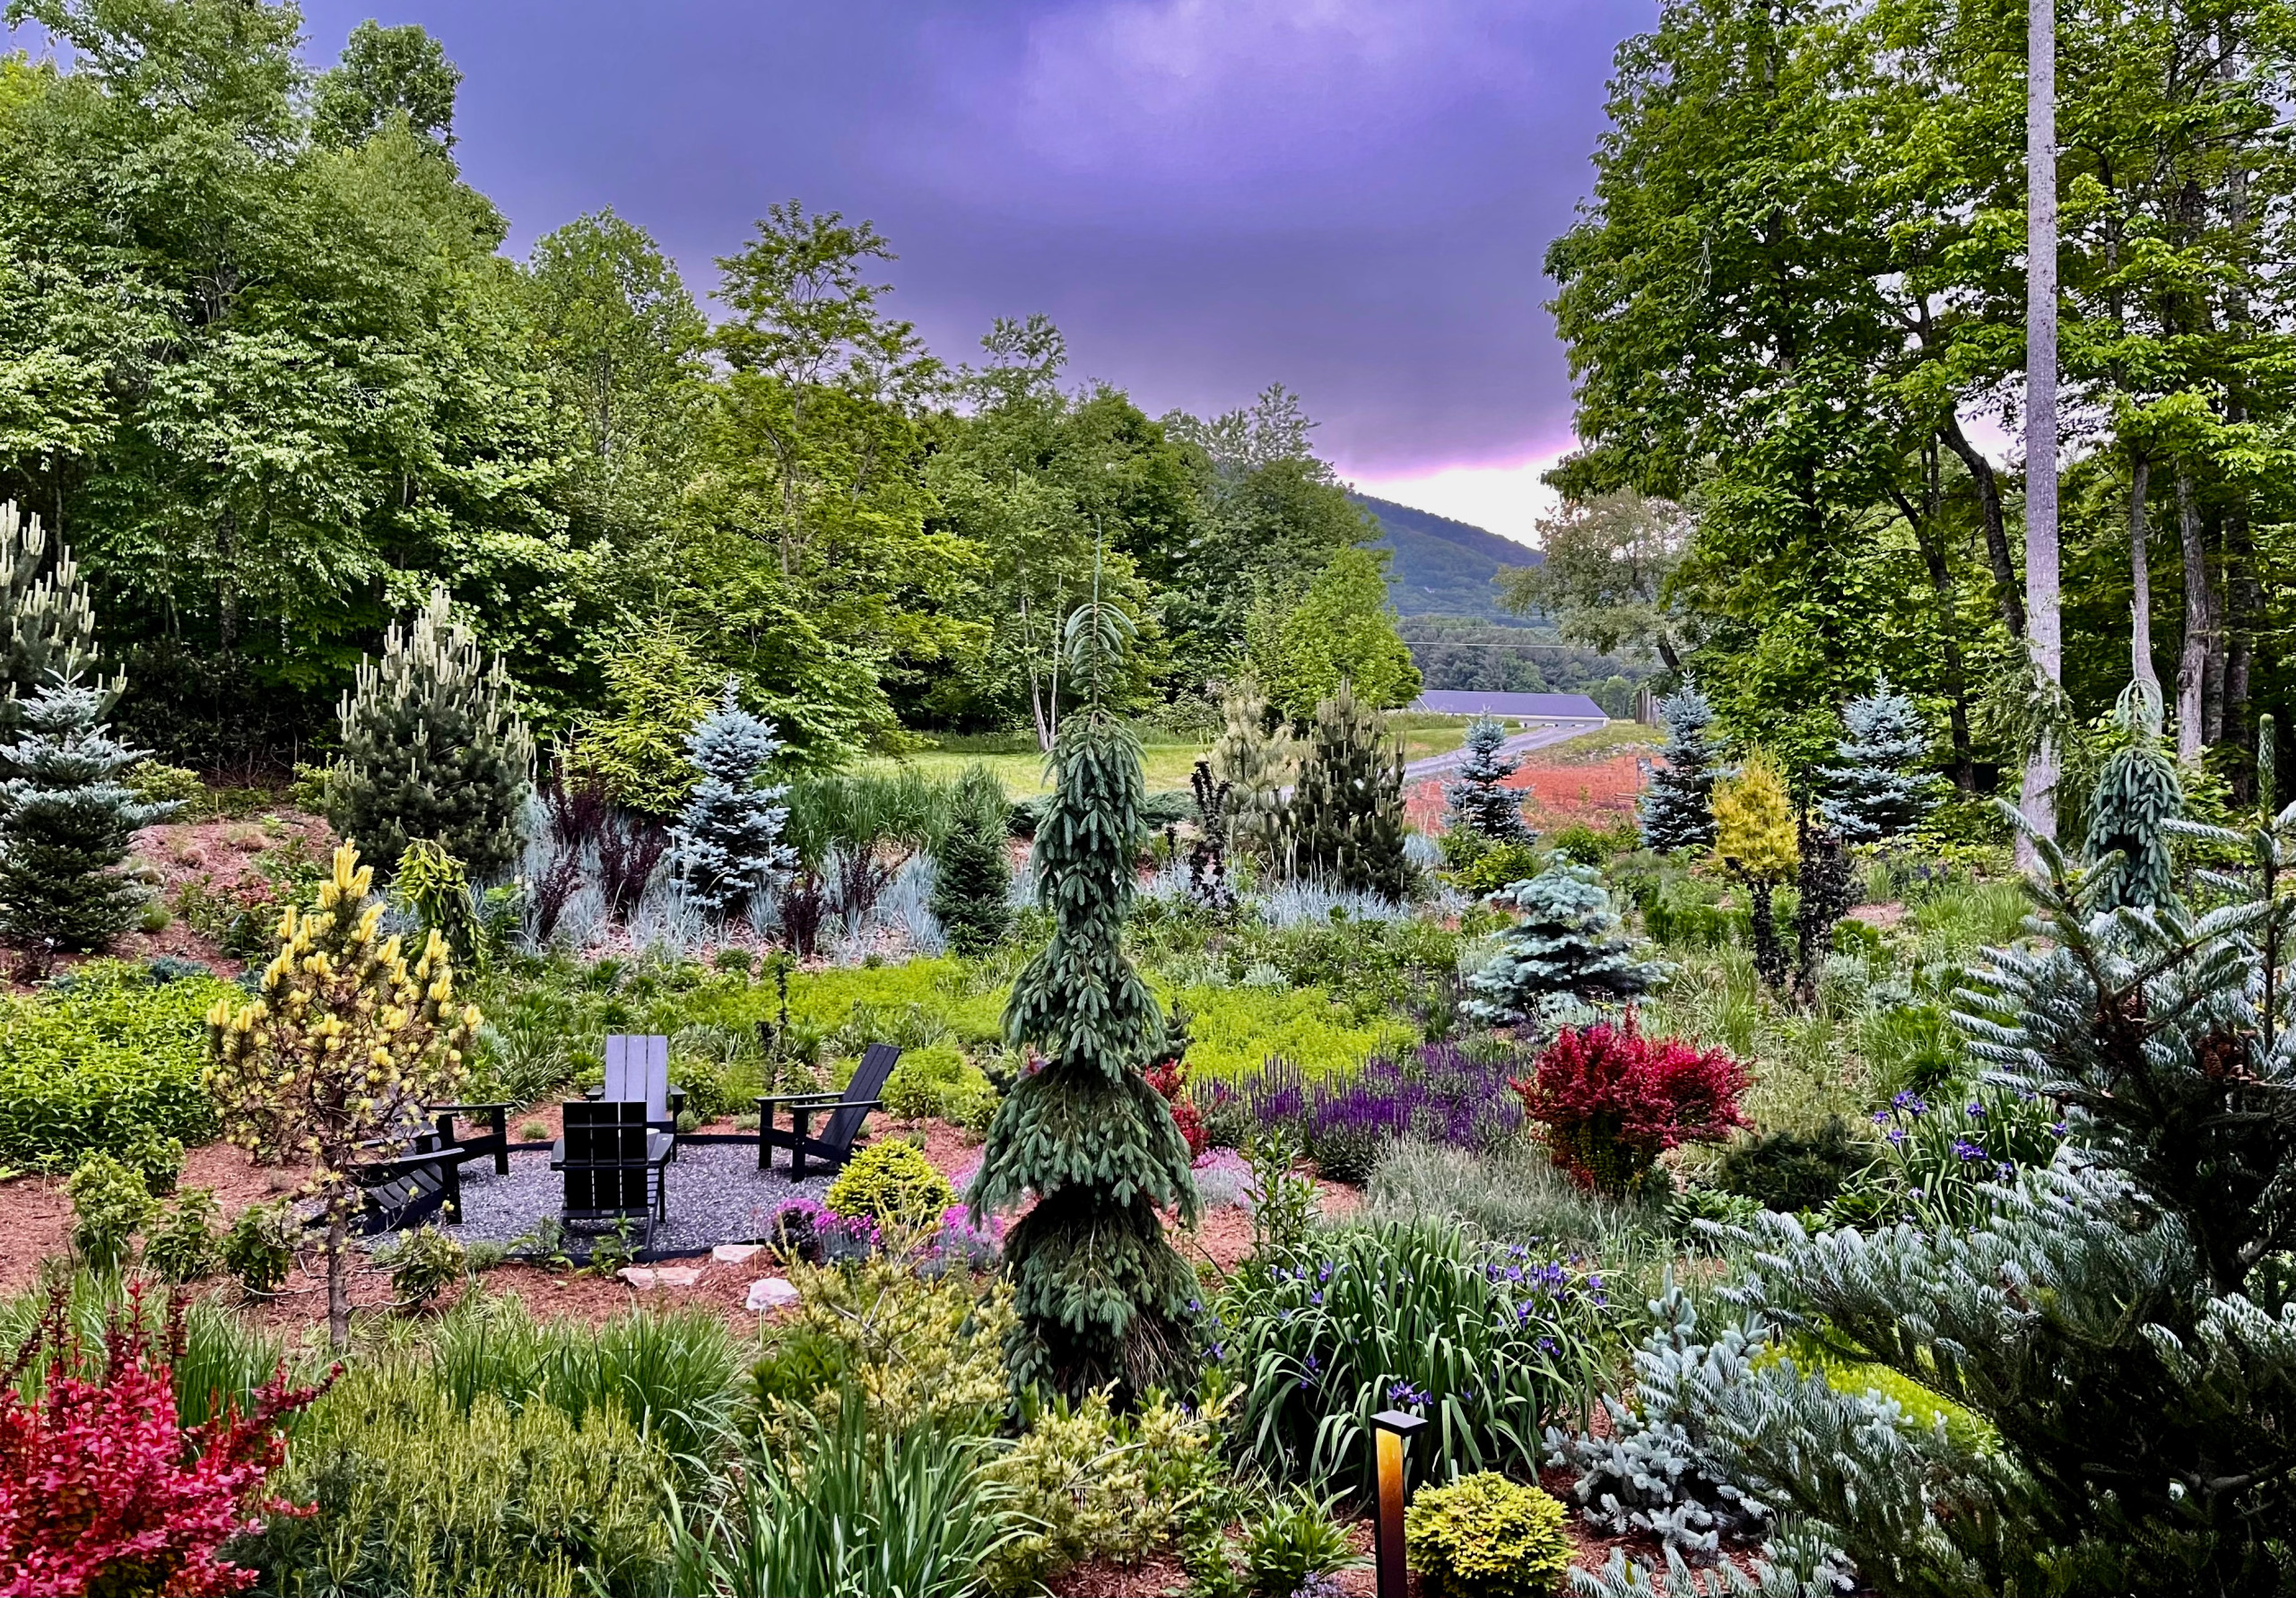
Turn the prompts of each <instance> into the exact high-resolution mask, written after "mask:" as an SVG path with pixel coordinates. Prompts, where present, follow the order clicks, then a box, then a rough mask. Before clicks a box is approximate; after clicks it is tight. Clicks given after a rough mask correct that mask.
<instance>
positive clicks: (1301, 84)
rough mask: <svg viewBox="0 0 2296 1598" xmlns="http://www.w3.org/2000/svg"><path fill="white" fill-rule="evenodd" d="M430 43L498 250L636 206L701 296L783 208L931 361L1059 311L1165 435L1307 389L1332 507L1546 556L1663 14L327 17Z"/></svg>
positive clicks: (457, 6)
mask: <svg viewBox="0 0 2296 1598" xmlns="http://www.w3.org/2000/svg"><path fill="white" fill-rule="evenodd" d="M305 15H306V17H307V19H308V22H309V34H310V43H309V50H310V55H311V57H312V59H313V62H314V64H315V65H323V64H324V63H326V62H327V61H329V60H331V59H332V58H333V57H334V55H335V52H336V51H337V50H338V49H339V48H341V45H342V41H343V39H344V36H345V35H346V34H347V33H348V32H349V30H350V29H351V27H352V24H354V23H355V22H358V21H359V20H360V19H361V18H362V17H366V16H369V15H373V16H375V17H377V18H378V20H379V21H381V22H386V23H396V22H421V23H422V25H423V26H424V27H426V28H428V29H430V30H431V31H432V32H433V33H434V34H436V35H437V36H438V37H439V39H441V40H442V41H443V42H444V43H445V45H446V48H447V50H448V54H449V55H450V56H452V57H453V58H454V60H455V61H456V63H457V65H459V66H460V67H461V68H462V69H463V72H464V74H465V81H464V84H463V91H462V100H461V106H460V110H459V112H458V115H457V124H456V131H457V134H458V135H459V137H460V140H461V143H459V145H458V146H457V157H458V158H459V160H460V161H461V162H462V166H463V169H464V171H465V174H466V176H467V177H468V178H470V180H471V181H472V182H474V183H475V184H476V185H477V186H478V187H480V188H482V189H483V190H484V191H485V192H486V193H487V194H488V195H491V196H492V198H493V199H494V201H495V202H496V203H497V204H499V205H500V206H501V208H502V210H503V211H504V212H505V213H506V214H507V215H508V216H509V219H510V223H511V240H510V247H511V248H513V249H514V250H516V251H517V252H519V253H521V254H523V253H524V251H525V250H526V248H527V246H528V245H530V244H531V242H532V241H533V239H535V236H536V235H538V234H540V233H544V232H546V231H548V230H550V229H552V228H553V227H556V226H557V225H559V224H560V223H561V222H564V221H568V220H569V219H570V218H572V217H574V216H576V215H578V214H579V213H583V212H585V211H591V210H596V209H598V208H600V207H604V206H608V205H611V206H612V207H613V209H614V210H616V211H617V212H619V213H622V215H624V216H626V217H629V218H630V219H631V220H632V221H638V222H639V223H641V224H643V225H644V226H645V227H647V228H648V229H649V230H652V232H653V233H654V235H655V236H656V237H657V239H660V241H661V242H662V244H663V245H664V246H665V248H667V249H668V250H669V251H670V253H671V254H672V255H673V256H675V257H676V258H677V260H678V261H679V263H680V265H682V266H683V269H684V271H685V273H686V275H687V279H688V282H689V283H690V285H691V287H692V288H693V290H694V291H695V292H696V294H697V295H700V294H702V293H704V292H706V291H707V290H708V289H709V287H710V285H711V283H712V282H713V279H714V269H713V267H712V265H711V263H712V258H713V257H714V256H720V255H725V254H729V253H731V252H733V251H734V250H735V249H737V248H740V246H741V244H742V242H743V240H744V238H745V237H746V236H747V234H748V233H749V231H750V230H751V227H752V223H753V222H754V221H755V219H756V218H757V217H758V216H759V215H760V214H761V213H763V211H764V209H765V207H766V206H767V205H768V204H771V203H772V202H774V201H777V200H783V199H788V198H792V197H794V198H796V199H799V200H802V201H803V202H804V204H806V205H807V206H808V207H811V208H814V209H821V210H829V209H834V210H839V211H842V212H844V213H846V214H847V215H848V216H851V217H867V218H869V219H871V220H873V221H875V222H876V223H877V224H878V226H879V227H880V228H881V229H882V230H883V231H884V232H885V234H886V235H887V236H888V237H889V238H890V239H891V241H892V244H893V247H894V248H895V249H896V250H897V251H898V252H899V253H900V260H899V262H897V263H896V264H895V265H893V266H892V268H891V270H890V272H889V273H888V274H887V275H888V276H889V277H890V278H891V281H892V282H894V284H895V286H896V288H897V290H898V292H897V293H896V294H895V295H894V296H893V304H894V306H895V308H897V309H898V310H899V312H900V314H902V315H905V316H907V317H910V318H911V319H912V320H914V321H915V322H916V323H917V324H918V326H919V327H920V329H921V330H922V331H923V332H924V333H925V334H926V337H927V338H928V339H929V340H930V342H931V343H932V344H933V346H934V348H935V352H937V353H939V354H941V355H943V356H944V358H947V359H950V360H963V359H966V358H968V357H969V356H970V355H972V354H973V353H974V341H975V340H977V339H978V336H979V335H980V334H981V333H982V331H984V330H985V328H986V327H987V323H988V320H989V318H990V317H994V316H998V315H1005V316H1020V315H1024V314H1026V313H1028V312H1031V311H1044V312H1047V313H1048V314H1049V315H1050V316H1051V317H1053V318H1054V319H1055V320H1056V321H1057V323H1058V324H1059V325H1060V326H1061V328H1062V329H1063V331H1064V332H1065V333H1066V334H1067V335H1068V339H1069V343H1070V347H1071V349H1072V351H1073V352H1074V369H1073V371H1074V376H1076V377H1078V378H1106V379H1107V380H1109V381H1110V382H1113V383H1116V384H1118V385H1119V386H1123V387H1124V388H1126V389H1128V390H1129V391H1130V392H1131V393H1132V395H1133V396H1134V397H1135V399H1136V400H1137V401H1138V402H1139V403H1140V404H1142V405H1143V406H1144V407H1145V408H1146V409H1147V410H1148V411H1149V412H1150V413H1160V412H1161V411H1163V410H1166V409H1168V408H1170V407H1172V406H1176V405H1177V406H1184V407H1186V408H1187V409H1190V410H1194V411H1198V412H1213V411H1218V410H1222V409H1227V408H1230V407H1232V406H1235V405H1239V404H1245V403H1247V402H1248V400H1249V399H1250V397H1251V396H1252V395H1253V394H1254V393H1255V392H1257V390H1258V389H1260V388H1261V387H1263V386H1265V385H1266V384H1268V383H1271V382H1282V383H1284V384H1286V385H1288V386H1291V387H1292V388H1294V389H1297V390H1298V391H1299V392H1300V394H1301V395H1302V396H1303V397H1304V401H1305V404H1306V408H1307V410H1308V412H1309V414H1310V415H1312V416H1314V417H1315V418H1317V419H1318V421H1320V422H1321V423H1322V427H1321V430H1320V431H1319V433H1318V442H1319V444H1320V447H1321V448H1322V449H1323V451H1324V453H1325V454H1326V455H1327V456H1330V457H1331V458H1332V459H1333V460H1334V461H1335V462H1336V463H1337V464H1338V465H1339V466H1340V468H1341V471H1342V473H1343V474H1344V475H1346V476H1348V477H1350V478H1352V479H1353V480H1355V481H1357V482H1361V484H1362V485H1363V486H1365V487H1366V488H1367V489H1370V490H1371V491H1377V492H1384V493H1387V494H1388V495H1390V496H1391V497H1394V498H1397V499H1406V500H1409V501H1411V502H1413V503H1417V504H1420V505H1422V506H1423V507H1424V508H1429V509H1433V510H1438V511H1441V512H1444V513H1446V514H1450V515H1457V516H1462V517H1465V518H1467V519H1470V520H1475V521H1480V522H1482V523H1483V525H1488V526H1490V527H1492V528H1493V530H1495V531H1499V532H1503V533H1507V534H1513V535H1516V536H1525V535H1527V534H1528V533H1529V531H1530V523H1531V521H1532V519H1533V517H1534V516H1535V506H1536V502H1537V499H1538V496H1537V492H1536V490H1535V484H1534V482H1533V477H1534V474H1535V468H1536V467H1537V466H1538V465H1544V464H1545V463H1547V462H1549V461H1551V460H1552V458H1553V457H1554V456H1556V455H1557V454H1558V453H1560V452H1561V450H1562V449H1564V448H1566V447H1568V445H1569V442H1570V385H1569V379H1568V376H1567V373H1566V369H1565V367H1564V363H1563V358H1562V352H1561V349H1560V347H1559V346H1558V345H1557V343H1555V339H1554V334H1553V324H1552V317H1549V315H1548V314H1547V312H1546V311H1545V309H1544V300H1546V299H1547V298H1548V296H1549V295H1550V293H1551V292H1552V285H1551V284H1550V283H1548V282H1547V281H1546V280H1545V279H1544V276H1543V274H1542V273H1541V271H1540V267H1539V263H1540V258H1541V256H1542V254H1543V252H1544V249H1545V248H1546V245H1547V243H1548V241H1549V240H1551V239H1552V238H1553V237H1554V236H1555V235H1556V234H1557V233H1558V232H1560V231H1561V230H1562V229H1563V228H1565V227H1566V226H1568V225H1569V222H1570V217H1571V213H1572V208H1573V206H1574V205H1575V204H1577V202H1578V198H1579V196H1580V195H1583V194H1584V193H1585V191H1586V189H1587V183H1588V177H1589V167H1588V156H1589V154H1590V153H1591V152H1592V151H1593V148H1594V145H1595V142H1596V137H1597V135H1599V133H1600V131H1601V128H1602V100H1603V90H1604V83H1605V78H1606V76H1607V75H1608V70H1609V64H1610V58H1611V52H1612V51H1613V48H1615V47H1616V46H1617V44H1618V42H1619V40H1620V39H1622V38H1623V37H1624V36H1626V35H1627V34H1628V33H1630V32H1631V31H1634V30H1639V29H1641V28H1645V27H1648V26H1649V25H1650V24H1651V22H1653V21H1654V19H1655V15H1656V5H1655V3H1654V0H1005V3H1003V4H954V3H951V0H804V3H776V0H655V3H653V4H644V5H636V6H633V5H630V4H626V3H624V4H611V5H609V4H595V3H593V0H478V3H474V0H357V3H352V4H337V3H335V0H307V4H306V5H305Z"/></svg>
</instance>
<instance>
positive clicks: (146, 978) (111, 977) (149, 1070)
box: [0, 960, 238, 1168]
mask: <svg viewBox="0 0 2296 1598" xmlns="http://www.w3.org/2000/svg"><path fill="white" fill-rule="evenodd" d="M237 993H238V990H237V989H236V988H234V987H232V986H230V985H229V984H228V983H222V982H218V981H215V980H214V979H213V978H212V977H189V976H186V977H178V978H177V979H176V980H174V981H170V982H155V981H154V980H152V974H151V973H150V972H149V971H148V970H147V969H146V968H143V966H140V965H130V964H127V963H126V962H123V961H119V960H91V961H89V962H88V963H87V964H86V965H84V966H82V967H81V968H79V969H78V970H76V971H74V973H73V976H72V981H71V983H70V985H69V986H64V987H59V988H54V989H50V990H48V991H45V992H41V993H38V994H29V995H25V996H22V997H10V998H0V1165H46V1166H48V1167H49V1168H56V1167H59V1166H61V1167H69V1166H71V1165H72V1164H74V1163H75V1162H76V1161H77V1160H78V1159H79V1157H80V1156H81V1155H82V1154H83V1153H86V1152H87V1151H90V1150H93V1149H101V1150H107V1151H111V1152H114V1153H126V1151H128V1149H129V1148H130V1147H131V1145H132V1144H134V1143H135V1142H136V1141H137V1140H138V1139H139V1138H140V1137H142V1136H143V1135H144V1134H146V1133H149V1134H150V1135H152V1136H154V1137H161V1138H176V1139H179V1140H181V1141H182V1142H186V1143H203V1142H208V1141H209V1140H210V1139H212V1138H213V1137H214V1135H215V1110H214V1107H213V1104H212V1103H210V1101H209V1099H208V1097H207V1094H206V1091H205V1090H204V1089H203V1088H202V1087H201V1086H200V1068H201V1065H202V1064H203V1062H204V1056H205V1053H206V1044H207V1026H206V1019H207V1012H208V1010H209V1009H210V1008H211V1007H212V1006H213V1004H214V1003H215V1001H216V1000H217V999H219V998H221V997H222V996H224V995H225V994H237Z"/></svg>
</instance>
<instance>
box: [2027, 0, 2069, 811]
mask: <svg viewBox="0 0 2296 1598" xmlns="http://www.w3.org/2000/svg"><path fill="white" fill-rule="evenodd" d="M2025 20H2026V35H2025V613H2026V626H2027V634H2026V642H2027V646H2028V647H2029V648H2030V649H2031V652H2032V660H2033V666H2034V669H2035V670H2037V671H2039V673H2041V674H2042V675H2043V676H2045V677H2047V678H2048V681H2049V682H2051V683H2057V682H2062V681H2063V680H2064V676H2065V662H2064V648H2063V645H2062V643H2061V641H2060V639H2059V637H2058V630H2057V621H2058V619H2057V0H2027V4H2026V19H2025ZM2019 808H2020V809H2021V810H2022V811H2023V812H2024V817H2025V824H2026V825H2027V826H2028V827H2030V828H2031V829H2032V830H2033V831H2034V832H2035V833H2037V834H2039V836H2041V837H2043V838H2055V837H2056V836H2057V745H2056V741H2055V740H2054V739H2053V738H2052V737H2050V736H2048V735H2047V734H2044V735H2043V736H2042V738H2041V739H2040V741H2039V743H2038V744H2036V745H2035V746H2034V748H2033V751H2032V752H2031V754H2030V755H2029V756H2028V757H2027V758H2026V760H2025V782H2024V790H2023V793H2022V795H2021V801H2020V804H2019ZM2019 847H2020V853H2021V854H2024V855H2030V854H2031V847H2030V846H2028V845H2026V844H2024V842H2023V840H2022V835H2020V845H2019Z"/></svg>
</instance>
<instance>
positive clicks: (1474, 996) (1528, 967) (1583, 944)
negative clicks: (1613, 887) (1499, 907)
mask: <svg viewBox="0 0 2296 1598" xmlns="http://www.w3.org/2000/svg"><path fill="white" fill-rule="evenodd" d="M1495 897H1496V898H1497V899H1499V900H1500V901H1502V902H1505V903H1509V904H1511V905H1512V907H1513V908H1515V909H1516V910H1517V911H1518V912H1519V913H1520V914H1521V916H1522V917H1523V918H1522V919H1521V920H1520V921H1518V922H1517V923H1516V924H1515V925H1513V926H1511V927H1509V928H1508V929H1507V931H1506V933H1505V934H1503V936H1502V939H1501V942H1500V951H1499V954H1498V957H1497V958H1496V959H1494V960H1492V962H1491V963H1490V964H1489V965H1488V966H1485V967H1484V968H1483V969H1482V970H1480V971H1478V972H1476V973H1475V974H1474V976H1473V977H1470V978H1468V980H1467V991H1468V993H1469V994H1470V997H1469V998H1468V1000H1467V1002H1466V1005H1465V1010H1466V1012H1467V1014H1468V1015H1469V1016H1471V1017H1472V1018H1473V1019H1474V1020H1479V1021H1483V1022H1486V1023H1488V1024H1491V1025H1493V1026H1508V1025H1512V1024H1514V1023H1516V1022H1520V1021H1528V1020H1537V1019H1538V1016H1539V1012H1540V1009H1541V1007H1542V1006H1543V1005H1544V1003H1545V1002H1546V1001H1547V1000H1548V999H1550V998H1554V997H1569V998H1573V999H1577V1000H1579V1001H1580V1002H1582V1003H1590V1004H1592V1003H1623V1002H1624V1001H1626V1000H1630V999H1634V998H1639V997H1640V996H1641V995H1642V994H1645V993H1648V991H1649V990H1650V987H1651V986H1652V985H1653V984H1655V983H1656V982H1657V980H1658V978H1659V977H1661V976H1662V975H1664V968H1663V967H1660V966H1657V965H1655V964H1652V963H1650V962H1648V961H1644V960H1636V959H1635V958H1634V954H1633V945H1632V943H1631V942H1629V941H1628V940H1627V939H1626V938H1624V937H1623V936H1621V935H1619V934H1620V926H1619V919H1618V913H1617V911H1616V910H1615V909H1614V908H1613V907H1612V904H1611V896H1610V895H1609V894H1608V893H1607V892H1605V890H1604V889H1603V885H1602V881H1601V879H1600V877H1598V876H1597V875H1596V873H1594V872H1593V871H1591V870H1589V869H1587V867H1585V866H1578V865H1555V866H1551V867H1549V868H1548V869H1547V870H1546V871H1544V872H1542V873H1539V875H1537V876H1535V877H1534V878H1532V879H1531V880H1530V881H1529V882H1518V883H1516V884H1515V885H1514V886H1513V887H1511V888H1509V889H1508V890H1506V892H1505V893H1503V894H1500V895H1497V896H1495Z"/></svg>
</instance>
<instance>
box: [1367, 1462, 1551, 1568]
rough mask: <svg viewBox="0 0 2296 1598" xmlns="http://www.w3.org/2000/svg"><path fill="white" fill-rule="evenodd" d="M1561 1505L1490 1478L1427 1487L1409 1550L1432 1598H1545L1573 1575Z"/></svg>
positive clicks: (1418, 1498)
mask: <svg viewBox="0 0 2296 1598" xmlns="http://www.w3.org/2000/svg"><path fill="white" fill-rule="evenodd" d="M1563 1518H1564V1517H1563V1512H1562V1505H1561V1503H1560V1502H1559V1501H1558V1500H1557V1499H1555V1498H1553V1497H1552V1496H1551V1495H1549V1494H1547V1493H1544V1492H1542V1491H1540V1490H1539V1489H1537V1488H1535V1487H1526V1486H1525V1485H1524V1484H1523V1483H1521V1482H1519V1481H1509V1480H1508V1479H1507V1478H1506V1477H1504V1476H1501V1475H1500V1474H1499V1473H1497V1472H1493V1471H1484V1472H1480V1473H1478V1474H1475V1475H1473V1476H1462V1477H1460V1478H1459V1479H1458V1480H1457V1481H1454V1482H1452V1483H1450V1484H1449V1485H1448V1486H1446V1487H1433V1486H1430V1487H1422V1488H1421V1489H1419V1490H1418V1491H1417V1492H1416V1493H1413V1495H1412V1499H1411V1505H1410V1507H1408V1508H1407V1509H1405V1511H1404V1529H1403V1536H1404V1550H1405V1556H1406V1557H1407V1558H1408V1559H1409V1560H1410V1562H1411V1568H1413V1570H1416V1571H1418V1572H1419V1574H1420V1576H1421V1577H1422V1581H1423V1583H1424V1585H1423V1587H1422V1591H1423V1592H1425V1593H1426V1594H1428V1598H1547V1595H1548V1594H1553V1593H1556V1592H1559V1591H1561V1587H1562V1579H1563V1576H1564V1575H1565V1574H1566V1573H1567V1572H1568V1571H1569V1570H1570V1534H1569V1533H1566V1532H1565V1531H1564V1530H1563Z"/></svg>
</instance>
